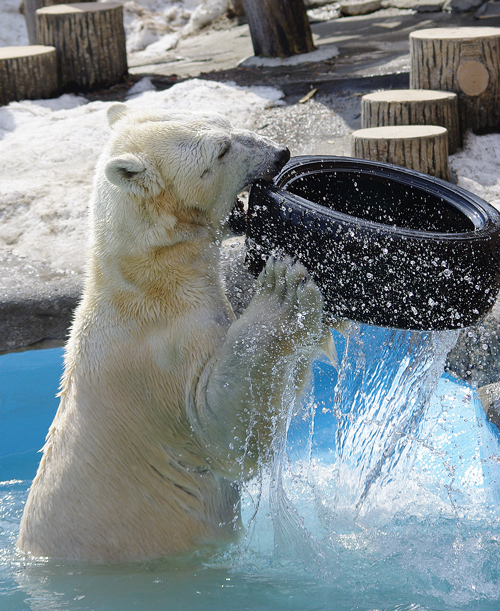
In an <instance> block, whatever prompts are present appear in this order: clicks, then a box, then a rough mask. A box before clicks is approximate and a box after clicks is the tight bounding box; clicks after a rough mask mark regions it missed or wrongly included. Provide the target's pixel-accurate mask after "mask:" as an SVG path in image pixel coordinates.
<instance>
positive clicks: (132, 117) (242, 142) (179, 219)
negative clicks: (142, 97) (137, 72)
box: [97, 104, 290, 241]
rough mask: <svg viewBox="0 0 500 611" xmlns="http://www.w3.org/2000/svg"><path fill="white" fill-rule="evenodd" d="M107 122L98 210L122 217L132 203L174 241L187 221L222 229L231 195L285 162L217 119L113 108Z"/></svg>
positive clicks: (278, 151)
mask: <svg viewBox="0 0 500 611" xmlns="http://www.w3.org/2000/svg"><path fill="white" fill-rule="evenodd" d="M108 120H109V124H110V126H111V128H112V136H111V139H110V141H109V144H108V147H107V149H106V152H105V153H104V156H103V157H102V159H101V169H102V172H101V176H100V178H99V177H98V181H99V182H100V184H98V189H97V191H98V192H99V191H100V192H103V191H106V192H107V196H106V197H105V198H104V200H105V201H104V202H101V204H102V203H104V204H105V207H106V208H107V207H108V206H109V205H111V206H113V210H108V209H107V210H105V211H104V210H103V211H102V213H103V214H105V215H106V217H107V218H109V216H110V215H111V214H112V215H118V216H120V215H121V214H124V213H125V210H124V209H123V208H124V207H125V208H128V209H129V212H130V205H128V204H130V202H133V204H134V205H136V206H137V207H138V208H139V210H140V211H141V212H140V213H141V214H144V215H146V216H148V215H149V218H150V221H151V222H152V223H154V224H161V225H163V227H164V228H166V227H170V228H172V229H173V228H174V227H176V228H177V230H176V231H175V234H176V241H178V238H179V231H178V230H179V229H181V227H185V226H186V223H187V224H189V223H190V222H191V221H190V219H192V220H193V222H194V223H195V224H198V225H199V224H200V223H201V224H206V225H210V226H212V227H213V228H214V229H215V230H217V229H218V228H220V227H221V225H223V224H224V222H225V220H226V219H227V217H228V215H229V213H230V211H231V209H232V207H233V205H234V203H235V201H236V196H237V194H238V193H239V192H240V191H241V190H242V189H243V188H245V187H246V186H247V185H249V184H251V183H252V182H254V181H255V180H257V179H264V180H266V179H267V180H270V179H271V178H272V177H273V176H274V175H275V174H276V173H277V172H278V171H279V170H280V169H281V168H282V167H283V165H284V164H285V163H286V162H287V161H288V159H289V157H290V153H289V151H288V149H287V148H286V147H284V146H280V145H277V144H275V143H274V142H272V141H271V140H269V139H268V138H264V137H262V136H258V135H257V134H254V133H252V132H250V131H248V130H237V129H234V128H233V127H232V126H231V124H230V123H229V122H228V121H227V120H226V119H224V117H222V116H220V115H217V114H215V113H214V114H208V113H194V112H187V111H172V110H134V109H130V108H129V107H127V106H126V105H124V104H116V105H113V106H111V107H110V108H109V110H108ZM98 174H99V172H98ZM105 182H107V183H108V184H107V185H106V184H104V183H105ZM127 202H128V204H127ZM120 206H121V207H122V210H117V208H120Z"/></svg>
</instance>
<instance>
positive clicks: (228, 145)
mask: <svg viewBox="0 0 500 611" xmlns="http://www.w3.org/2000/svg"><path fill="white" fill-rule="evenodd" d="M230 148H231V145H230V144H227V145H226V146H225V147H224V148H223V149H222V151H221V153H220V155H219V156H218V157H217V159H222V158H223V157H225V156H226V155H227V153H229V149H230Z"/></svg>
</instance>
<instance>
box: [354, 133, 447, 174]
mask: <svg viewBox="0 0 500 611" xmlns="http://www.w3.org/2000/svg"><path fill="white" fill-rule="evenodd" d="M352 136H353V147H352V148H353V156H354V157H360V158H361V159H370V160H372V161H382V162H385V163H393V164H395V165H400V166H403V167H405V168H410V169H412V170H417V171H418V172H424V173H425V174H430V175H431V176H436V177H438V178H442V179H444V180H449V179H450V170H449V165H448V132H447V130H446V128H444V127H439V126H436V125H400V126H396V127H393V126H388V127H371V128H367V129H360V130H357V131H355V132H353V134H352Z"/></svg>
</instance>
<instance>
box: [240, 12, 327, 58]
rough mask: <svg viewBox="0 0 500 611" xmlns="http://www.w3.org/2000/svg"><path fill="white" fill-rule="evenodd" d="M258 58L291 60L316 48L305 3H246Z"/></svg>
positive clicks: (251, 34) (254, 48)
mask: <svg viewBox="0 0 500 611" xmlns="http://www.w3.org/2000/svg"><path fill="white" fill-rule="evenodd" d="M243 6H244V8H245V13H246V16H247V20H248V26H249V28H250V36H251V37H252V45H253V50H254V53H255V55H257V56H263V57H290V56H292V55H297V54H299V53H310V52H311V51H314V49H315V47H314V44H313V40H312V33H311V26H310V24H309V18H308V17H307V13H306V9H305V6H304V0H243Z"/></svg>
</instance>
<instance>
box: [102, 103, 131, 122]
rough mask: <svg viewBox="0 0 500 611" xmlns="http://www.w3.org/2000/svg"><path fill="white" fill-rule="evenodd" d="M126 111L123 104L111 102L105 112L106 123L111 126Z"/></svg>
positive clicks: (126, 107) (126, 108)
mask: <svg viewBox="0 0 500 611" xmlns="http://www.w3.org/2000/svg"><path fill="white" fill-rule="evenodd" d="M127 112H128V106H126V105H125V104H113V105H112V106H110V107H109V108H108V110H107V112H106V115H107V117H108V123H109V125H110V126H112V125H113V124H114V123H116V121H118V119H121V118H122V117H124V116H125V115H126V114H127Z"/></svg>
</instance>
